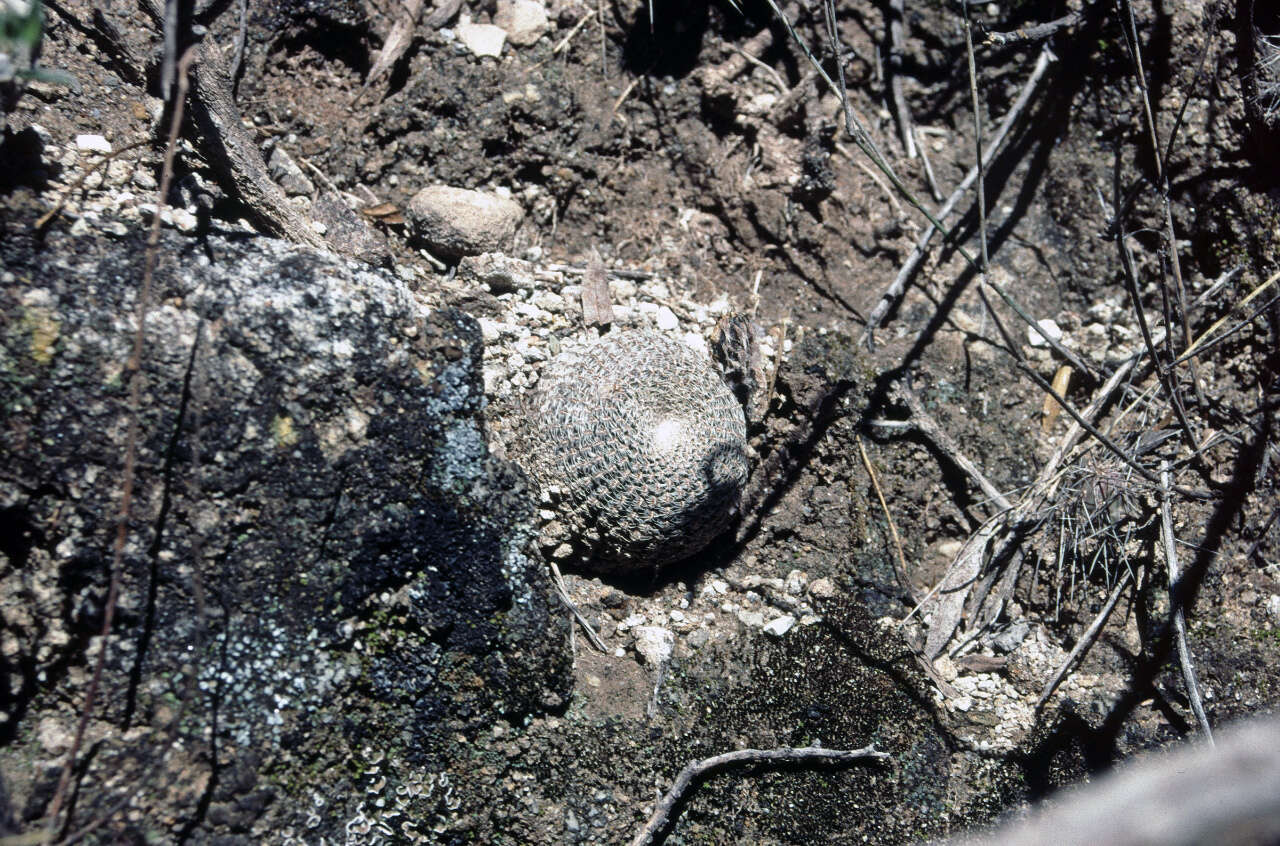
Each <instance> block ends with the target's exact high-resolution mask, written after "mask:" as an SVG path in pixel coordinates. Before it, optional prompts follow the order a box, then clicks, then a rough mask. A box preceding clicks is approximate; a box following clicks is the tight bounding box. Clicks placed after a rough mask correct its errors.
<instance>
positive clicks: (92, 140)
mask: <svg viewBox="0 0 1280 846" xmlns="http://www.w3.org/2000/svg"><path fill="white" fill-rule="evenodd" d="M76 147H77V148H79V149H81V150H83V151H85V152H86V153H110V152H111V142H110V141H108V140H107V139H105V138H103V137H102V136H101V135H77V136H76Z"/></svg>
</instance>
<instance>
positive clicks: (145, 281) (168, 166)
mask: <svg viewBox="0 0 1280 846" xmlns="http://www.w3.org/2000/svg"><path fill="white" fill-rule="evenodd" d="M196 49H197V48H195V47H188V48H187V50H186V52H185V53H183V55H182V58H180V59H179V60H178V61H177V62H176V72H177V92H176V94H175V95H174V102H173V113H172V117H171V119H170V122H169V143H168V145H167V146H166V147H165V154H164V167H163V169H162V170H161V173H160V187H159V188H158V190H157V195H156V216H155V217H154V218H153V219H152V221H151V234H150V235H149V236H148V238H147V251H146V255H145V257H144V259H143V271H142V286H141V289H140V290H139V291H138V298H137V302H136V309H137V321H138V327H137V330H136V331H135V332H134V335H133V350H132V352H131V353H130V354H129V360H128V362H127V363H126V364H125V371H126V372H127V373H129V427H128V432H127V434H126V435H125V452H124V467H123V469H122V470H121V474H120V475H121V481H120V508H119V510H118V511H117V512H116V533H115V541H114V542H113V544H112V546H111V580H110V586H109V587H108V588H107V600H106V603H105V605H104V607H103V611H102V629H101V631H100V633H99V638H98V640H99V646H98V657H97V659H96V660H95V661H94V665H93V675H92V676H91V677H90V679H89V687H88V689H87V690H86V691H85V695H84V706H83V707H82V708H81V710H80V719H79V721H78V722H77V723H76V731H75V735H74V737H73V739H72V741H71V748H70V749H69V750H68V751H67V760H66V762H65V763H63V765H62V774H61V775H60V776H59V777H58V786H57V788H56V789H55V790H54V793H53V800H52V801H51V802H50V804H49V827H48V829H46V835H47V838H48V840H49V841H52V840H53V839H54V837H55V834H56V830H57V827H58V817H59V816H61V814H62V805H63V803H64V802H65V801H66V795H67V788H68V787H69V786H70V783H71V774H72V772H74V771H75V766H76V756H77V755H78V754H79V752H80V746H81V745H82V744H83V743H84V733H85V729H86V728H88V725H89V720H90V718H91V717H92V716H93V706H94V703H95V700H96V699H97V695H98V688H99V687H100V686H101V684H102V672H103V669H104V667H105V666H106V663H107V648H108V646H109V645H110V637H111V626H112V623H113V622H114V621H115V611H116V603H117V601H118V600H119V597H120V581H121V572H122V571H123V569H124V547H125V541H126V540H127V539H128V537H129V519H130V517H131V516H132V512H133V485H134V468H135V466H136V464H137V459H138V436H139V432H140V429H141V425H140V422H139V417H140V416H141V413H142V383H143V373H142V356H143V353H144V351H145V350H146V337H147V315H148V313H149V312H150V310H151V293H152V288H153V284H154V281H155V267H156V259H157V254H158V251H159V244H160V211H161V209H163V208H164V207H165V198H167V197H168V196H169V184H170V182H172V180H173V160H174V156H175V155H176V153H177V149H178V131H179V129H180V128H181V126H182V111H183V109H182V106H183V103H184V102H186V94H187V80H188V71H189V69H190V67H191V62H192V60H193V59H194V58H195V55H196Z"/></svg>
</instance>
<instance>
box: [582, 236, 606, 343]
mask: <svg viewBox="0 0 1280 846" xmlns="http://www.w3.org/2000/svg"><path fill="white" fill-rule="evenodd" d="M582 319H583V320H584V321H585V322H586V324H587V325H588V326H608V325H609V324H610V323H612V322H613V302H612V300H611V298H610V296H609V274H608V273H606V272H605V269H604V262H603V261H601V260H600V254H599V253H598V252H596V251H595V250H594V249H593V250H592V251H591V257H590V259H588V260H587V272H586V273H584V274H583V276H582Z"/></svg>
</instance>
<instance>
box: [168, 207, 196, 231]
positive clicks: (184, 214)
mask: <svg viewBox="0 0 1280 846" xmlns="http://www.w3.org/2000/svg"><path fill="white" fill-rule="evenodd" d="M173 225H174V226H176V227H178V231H179V232H195V231H196V225H197V221H196V216H195V215H194V214H192V213H191V212H189V211H187V210H186V209H174V210H173Z"/></svg>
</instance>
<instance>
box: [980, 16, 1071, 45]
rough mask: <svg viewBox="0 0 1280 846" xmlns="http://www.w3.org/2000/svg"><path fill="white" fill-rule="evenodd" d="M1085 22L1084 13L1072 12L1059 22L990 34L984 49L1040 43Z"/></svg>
mask: <svg viewBox="0 0 1280 846" xmlns="http://www.w3.org/2000/svg"><path fill="white" fill-rule="evenodd" d="M1083 20H1084V11H1083V10H1081V11H1079V12H1071V13H1070V14H1067V15H1063V16H1062V17H1060V18H1058V19H1057V20H1053V21H1049V22H1048V23H1042V24H1036V25H1035V26H1029V27H1027V28H1026V29H1015V30H1013V31H1012V32H988V33H987V37H986V38H985V39H984V40H983V42H982V44H983V46H984V47H1003V46H1005V45H1006V44H1017V43H1019V42H1023V41H1039V40H1040V39H1042V38H1048V37H1049V36H1051V35H1056V34H1057V33H1058V32H1059V31H1061V30H1064V29H1068V28H1070V27H1073V26H1075V25H1076V24H1078V23H1080V22H1081V21H1083Z"/></svg>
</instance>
